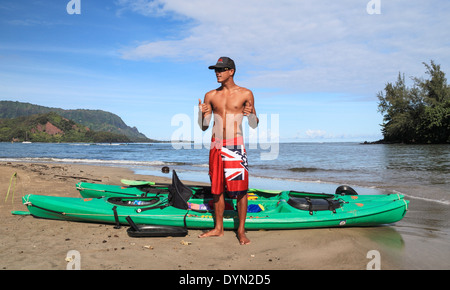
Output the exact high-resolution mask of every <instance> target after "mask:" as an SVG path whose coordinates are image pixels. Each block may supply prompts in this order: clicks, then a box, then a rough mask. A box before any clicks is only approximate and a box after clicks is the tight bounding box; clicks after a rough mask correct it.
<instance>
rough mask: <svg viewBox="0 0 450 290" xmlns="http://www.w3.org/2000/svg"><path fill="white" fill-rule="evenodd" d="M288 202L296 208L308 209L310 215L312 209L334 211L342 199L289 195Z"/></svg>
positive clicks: (340, 204)
mask: <svg viewBox="0 0 450 290" xmlns="http://www.w3.org/2000/svg"><path fill="white" fill-rule="evenodd" d="M288 204H289V205H290V206H292V207H294V208H296V209H300V210H306V211H309V214H311V215H312V214H313V212H314V211H323V210H330V211H332V212H333V213H336V209H337V208H340V207H341V206H342V201H340V200H334V199H325V198H309V197H291V198H289V200H288Z"/></svg>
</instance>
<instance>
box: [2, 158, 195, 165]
mask: <svg viewBox="0 0 450 290" xmlns="http://www.w3.org/2000/svg"><path fill="white" fill-rule="evenodd" d="M0 160H1V161H7V162H43V163H83V164H101V165H127V166H164V165H189V163H186V162H164V161H134V160H104V159H76V158H45V157H23V158H0Z"/></svg>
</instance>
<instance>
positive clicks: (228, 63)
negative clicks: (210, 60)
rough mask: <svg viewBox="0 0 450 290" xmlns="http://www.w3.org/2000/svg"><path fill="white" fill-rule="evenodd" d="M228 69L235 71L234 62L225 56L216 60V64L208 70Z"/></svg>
mask: <svg viewBox="0 0 450 290" xmlns="http://www.w3.org/2000/svg"><path fill="white" fill-rule="evenodd" d="M225 67H227V68H229V69H234V70H236V66H235V65H234V61H233V60H232V59H231V58H229V57H227V56H222V57H220V58H219V59H218V60H217V63H216V64H215V65H211V66H209V67H208V68H209V69H216V68H225Z"/></svg>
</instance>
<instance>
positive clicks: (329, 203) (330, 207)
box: [325, 199, 336, 213]
mask: <svg viewBox="0 0 450 290" xmlns="http://www.w3.org/2000/svg"><path fill="white" fill-rule="evenodd" d="M325 200H326V201H327V202H328V209H329V210H331V211H332V212H333V213H336V207H335V205H334V203H333V201H331V200H329V199H325Z"/></svg>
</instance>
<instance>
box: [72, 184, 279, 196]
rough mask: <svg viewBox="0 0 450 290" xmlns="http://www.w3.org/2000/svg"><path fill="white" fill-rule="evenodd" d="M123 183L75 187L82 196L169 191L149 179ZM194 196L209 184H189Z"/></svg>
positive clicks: (201, 194) (155, 193) (203, 191)
mask: <svg viewBox="0 0 450 290" xmlns="http://www.w3.org/2000/svg"><path fill="white" fill-rule="evenodd" d="M124 184H125V185H123V186H122V185H111V184H99V183H89V182H78V183H77V184H76V189H77V190H78V191H79V192H80V195H81V196H82V197H130V196H133V197H147V196H153V195H159V194H168V193H169V184H155V183H153V182H151V181H147V182H145V181H133V182H131V181H130V182H126V183H124ZM189 188H190V189H191V190H192V191H193V194H194V196H204V195H205V194H206V195H208V194H210V193H211V187H210V186H189ZM248 192H249V193H250V194H251V193H259V194H279V193H281V190H263V189H255V188H250V189H249V190H248Z"/></svg>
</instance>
